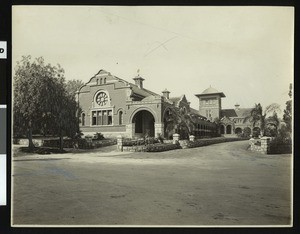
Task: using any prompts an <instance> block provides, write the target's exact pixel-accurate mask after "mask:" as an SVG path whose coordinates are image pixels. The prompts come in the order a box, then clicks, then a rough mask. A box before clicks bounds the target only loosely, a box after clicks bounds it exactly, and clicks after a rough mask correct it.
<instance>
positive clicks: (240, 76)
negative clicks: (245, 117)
mask: <svg viewBox="0 0 300 234" xmlns="http://www.w3.org/2000/svg"><path fill="white" fill-rule="evenodd" d="M12 14H13V18H12V30H13V32H12V53H13V59H12V62H13V67H14V66H15V64H16V61H18V60H20V59H21V57H22V55H31V56H32V57H33V58H36V57H40V56H43V57H44V59H45V61H46V62H47V63H51V64H52V65H56V64H57V63H59V64H60V65H61V66H62V67H63V68H64V70H65V76H66V79H68V80H71V79H80V80H82V81H83V82H88V81H89V79H90V78H91V77H92V76H93V75H95V74H96V73H97V72H98V71H99V70H101V69H104V70H106V71H108V72H110V73H111V74H113V75H115V76H117V77H119V78H122V79H125V80H128V81H129V82H134V81H133V80H132V78H134V77H135V76H136V75H137V73H138V70H139V74H140V75H141V76H142V77H143V78H144V79H145V81H144V88H146V89H149V90H151V91H154V92H156V93H158V94H161V91H163V90H164V89H165V88H167V89H168V90H169V91H170V92H171V93H170V96H171V97H177V96H181V95H183V94H185V95H186V97H187V99H188V101H190V102H191V107H193V108H195V109H198V99H197V97H195V94H199V93H202V92H203V91H204V90H205V89H206V88H208V87H210V86H212V87H214V88H215V89H217V90H218V91H220V92H224V94H225V95H226V97H225V98H223V99H222V107H223V108H224V109H225V108H234V105H235V104H236V103H238V104H240V107H241V108H249V107H253V106H254V104H255V103H261V104H262V106H263V107H266V106H267V105H269V104H272V103H278V104H280V105H281V109H282V110H283V109H284V108H285V102H286V101H287V100H289V96H288V91H289V84H290V83H293V79H294V77H293V66H294V64H293V57H294V55H293V51H294V9H293V8H292V7H246V6H245V7H203V6H199V7H196V6H190V7H183V6H180V7H179V6H178V7H175V6H174V7H170V6H164V7H155V6H153V7H150V6H144V7H141V6H140V7H137V6H127V7H125V6H123V7H122V6H93V7H88V6H14V7H13V13H12ZM13 73H14V71H13Z"/></svg>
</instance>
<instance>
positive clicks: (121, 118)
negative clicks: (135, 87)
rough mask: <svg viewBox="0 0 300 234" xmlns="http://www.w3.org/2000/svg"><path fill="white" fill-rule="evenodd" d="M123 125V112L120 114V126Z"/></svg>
mask: <svg viewBox="0 0 300 234" xmlns="http://www.w3.org/2000/svg"><path fill="white" fill-rule="evenodd" d="M122 124H123V111H120V112H119V125H122Z"/></svg>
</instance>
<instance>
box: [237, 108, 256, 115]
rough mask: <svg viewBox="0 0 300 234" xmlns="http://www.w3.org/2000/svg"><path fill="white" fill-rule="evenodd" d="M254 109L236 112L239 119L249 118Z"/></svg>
mask: <svg viewBox="0 0 300 234" xmlns="http://www.w3.org/2000/svg"><path fill="white" fill-rule="evenodd" d="M252 109H253V108H239V109H236V110H235V112H236V114H237V116H238V117H248V116H250V115H251V111H252Z"/></svg>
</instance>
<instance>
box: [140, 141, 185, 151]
mask: <svg viewBox="0 0 300 234" xmlns="http://www.w3.org/2000/svg"><path fill="white" fill-rule="evenodd" d="M179 148H180V145H178V144H172V143H167V144H160V143H158V144H149V145H146V148H145V151H146V152H162V151H168V150H175V149H179Z"/></svg>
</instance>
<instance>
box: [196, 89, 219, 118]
mask: <svg viewBox="0 0 300 234" xmlns="http://www.w3.org/2000/svg"><path fill="white" fill-rule="evenodd" d="M195 96H196V97H197V98H199V113H200V115H203V116H205V117H206V118H207V119H208V120H210V121H214V119H215V118H220V115H221V109H222V100H221V99H222V98H223V97H225V94H224V93H223V92H219V91H218V90H216V89H215V88H212V87H211V86H210V87H209V88H207V89H205V90H204V91H203V92H202V93H201V94H195Z"/></svg>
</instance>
